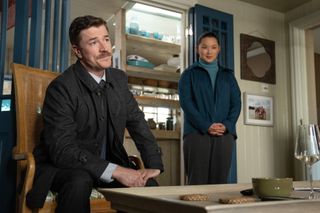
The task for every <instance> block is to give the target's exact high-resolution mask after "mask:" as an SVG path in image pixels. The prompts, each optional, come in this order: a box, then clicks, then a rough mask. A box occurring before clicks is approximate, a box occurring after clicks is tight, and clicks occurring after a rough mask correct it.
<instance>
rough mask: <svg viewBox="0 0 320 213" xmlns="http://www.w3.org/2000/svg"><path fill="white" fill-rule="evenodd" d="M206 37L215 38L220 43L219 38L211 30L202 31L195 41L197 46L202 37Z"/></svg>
mask: <svg viewBox="0 0 320 213" xmlns="http://www.w3.org/2000/svg"><path fill="white" fill-rule="evenodd" d="M207 37H209V38H215V39H216V40H217V42H218V44H219V45H220V42H219V38H218V36H217V35H216V34H215V33H213V32H204V33H202V34H201V35H200V36H199V38H198V41H197V46H199V45H200V43H201V41H202V39H204V38H207Z"/></svg>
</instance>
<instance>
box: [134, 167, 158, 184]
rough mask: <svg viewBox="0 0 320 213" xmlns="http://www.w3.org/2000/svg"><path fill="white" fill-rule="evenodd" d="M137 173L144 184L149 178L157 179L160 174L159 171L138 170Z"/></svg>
mask: <svg viewBox="0 0 320 213" xmlns="http://www.w3.org/2000/svg"><path fill="white" fill-rule="evenodd" d="M138 171H139V172H140V174H141V175H142V178H143V180H145V181H146V182H147V180H148V179H149V178H154V177H157V176H158V175H159V174H160V170H159V169H139V170H138Z"/></svg>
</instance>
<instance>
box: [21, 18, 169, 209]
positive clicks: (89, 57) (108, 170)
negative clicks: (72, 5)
mask: <svg viewBox="0 0 320 213" xmlns="http://www.w3.org/2000/svg"><path fill="white" fill-rule="evenodd" d="M69 38H70V42H71V45H72V50H73V52H74V53H75V55H76V57H77V58H78V60H77V62H76V63H75V64H73V65H71V66H70V67H69V68H68V69H67V70H66V71H65V72H64V73H63V74H61V75H60V76H59V77H58V78H56V79H55V80H54V81H53V82H52V83H51V84H50V85H49V87H48V89H47V93H46V97H45V101H44V105H43V121H44V129H43V132H42V136H41V142H40V144H39V146H38V147H36V149H35V150H34V155H35V158H36V166H37V167H36V179H35V183H34V187H33V189H32V190H31V191H30V192H29V194H28V196H27V202H28V205H29V206H32V207H39V205H40V206H41V205H43V201H44V200H43V199H44V198H45V195H46V194H47V192H48V190H49V189H51V190H52V191H54V192H57V193H58V198H57V202H58V206H57V209H56V212H77V213H81V212H90V202H89V196H90V193H91V190H92V188H93V187H95V186H98V187H124V186H126V187H136V186H146V185H147V186H149V185H157V184H156V182H155V180H153V178H154V177H156V176H158V175H159V174H160V173H161V172H162V171H163V164H162V160H161V153H160V150H159V147H158V145H157V144H156V142H155V139H154V137H153V135H152V133H151V131H150V129H149V127H148V125H147V122H146V121H145V119H144V114H143V112H142V111H141V110H140V109H139V107H138V104H137V102H136V101H135V99H134V97H133V95H132V93H131V92H130V91H129V89H128V85H127V76H126V75H125V73H124V72H123V71H121V70H118V69H114V68H111V60H112V54H111V52H112V49H111V42H110V38H109V32H108V28H107V25H106V22H105V21H104V20H103V19H101V18H97V17H93V16H83V17H78V18H76V19H75V20H74V21H73V22H72V23H71V25H70V28H69ZM125 128H127V130H128V131H129V133H130V135H131V137H132V139H133V140H134V141H135V144H136V146H137V149H138V150H139V151H140V153H141V157H142V160H143V162H144V165H145V168H146V169H143V170H135V169H134V165H133V164H132V162H130V160H129V158H128V155H127V153H126V151H125V149H124V147H123V138H124V132H125Z"/></svg>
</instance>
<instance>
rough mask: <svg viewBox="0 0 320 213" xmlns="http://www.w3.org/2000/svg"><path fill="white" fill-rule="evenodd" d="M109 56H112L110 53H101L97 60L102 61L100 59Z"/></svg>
mask: <svg viewBox="0 0 320 213" xmlns="http://www.w3.org/2000/svg"><path fill="white" fill-rule="evenodd" d="M109 56H112V53H110V52H108V51H105V52H104V53H101V54H100V55H98V57H97V58H98V59H102V58H105V57H109Z"/></svg>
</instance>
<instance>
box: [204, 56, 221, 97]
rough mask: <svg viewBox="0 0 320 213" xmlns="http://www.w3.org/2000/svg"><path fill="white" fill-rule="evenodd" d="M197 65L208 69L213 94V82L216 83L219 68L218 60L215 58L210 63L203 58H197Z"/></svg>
mask: <svg viewBox="0 0 320 213" xmlns="http://www.w3.org/2000/svg"><path fill="white" fill-rule="evenodd" d="M199 65H200V66H201V67H202V68H204V69H205V70H207V71H208V73H209V76H210V79H211V85H212V90H213V94H214V86H215V83H216V77H217V73H218V70H219V66H218V60H217V59H215V60H214V61H212V62H211V63H207V62H205V61H204V60H202V59H199Z"/></svg>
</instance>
